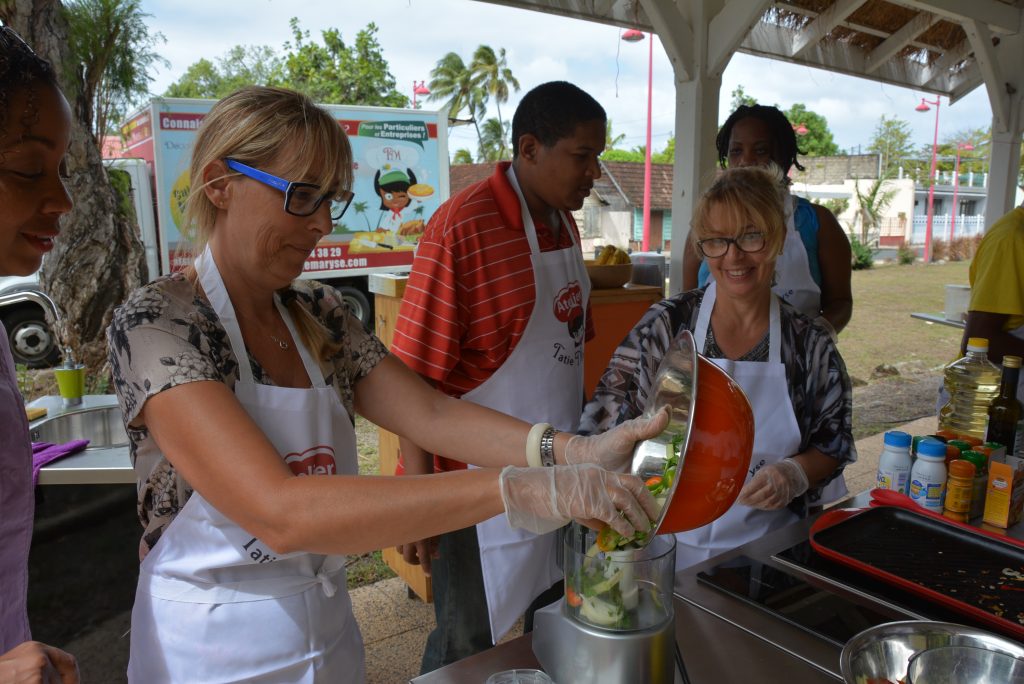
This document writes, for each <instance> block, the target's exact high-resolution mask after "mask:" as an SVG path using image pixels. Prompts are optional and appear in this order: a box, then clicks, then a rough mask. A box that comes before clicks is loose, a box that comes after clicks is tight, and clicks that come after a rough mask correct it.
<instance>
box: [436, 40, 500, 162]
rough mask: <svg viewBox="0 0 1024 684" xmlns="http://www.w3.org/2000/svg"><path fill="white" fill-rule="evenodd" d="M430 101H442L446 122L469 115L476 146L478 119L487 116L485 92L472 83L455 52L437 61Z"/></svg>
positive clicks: (468, 72) (467, 70) (463, 64)
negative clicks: (474, 133)
mask: <svg viewBox="0 0 1024 684" xmlns="http://www.w3.org/2000/svg"><path fill="white" fill-rule="evenodd" d="M429 87H430V97H429V98H427V99H429V100H444V101H445V103H444V106H445V107H447V109H448V116H449V118H452V119H454V118H456V117H458V115H459V112H461V111H462V110H463V109H466V110H468V111H469V115H470V117H471V118H472V119H473V126H474V127H475V128H476V138H477V142H480V141H481V140H482V139H481V137H480V124H479V121H480V119H482V118H483V116H484V114H485V113H486V109H485V106H484V105H485V102H486V100H487V91H486V90H484V88H483V87H481V86H480V85H478V84H476V83H474V78H473V72H472V71H471V70H470V69H469V68H467V67H466V63H465V62H463V61H462V57H460V56H459V55H458V54H457V53H455V52H449V53H448V54H446V55H445V56H444V57H442V58H441V59H439V60H438V61H437V65H436V66H435V67H434V68H433V69H432V70H431V72H430V85H429Z"/></svg>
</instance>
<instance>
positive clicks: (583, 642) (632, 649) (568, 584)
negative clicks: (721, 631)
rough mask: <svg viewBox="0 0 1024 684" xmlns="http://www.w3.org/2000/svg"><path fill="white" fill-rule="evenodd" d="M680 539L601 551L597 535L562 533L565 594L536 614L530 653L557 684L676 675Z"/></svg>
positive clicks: (656, 680)
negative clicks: (676, 578) (676, 583)
mask: <svg viewBox="0 0 1024 684" xmlns="http://www.w3.org/2000/svg"><path fill="white" fill-rule="evenodd" d="M675 556H676V540H675V537H673V536H672V535H665V536H661V537H655V538H653V539H652V540H651V541H650V543H648V544H647V545H646V546H645V547H643V548H640V549H627V550H617V551H608V552H605V551H601V550H600V549H599V547H598V545H597V533H596V532H595V531H594V530H590V529H587V528H584V527H580V526H579V525H578V524H576V523H573V524H572V525H571V526H570V528H569V531H568V533H567V534H566V535H565V597H564V598H563V599H562V600H560V601H558V602H557V603H554V604H552V605H550V606H547V607H545V608H542V609H540V610H538V611H537V612H536V613H535V614H534V618H533V620H534V627H533V652H534V655H536V656H537V660H538V661H539V662H540V664H541V667H543V668H544V671H545V672H547V673H548V675H550V676H551V678H552V679H554V680H555V681H556V682H558V684H574V683H579V684H584V683H587V684H589V683H593V684H597V683H598V682H600V683H601V684H608V683H615V682H623V683H625V682H645V683H647V684H672V682H674V681H675V679H674V677H675V671H674V663H675V660H674V654H675V648H676V643H675V620H674V619H673V609H672V581H673V576H674V575H675Z"/></svg>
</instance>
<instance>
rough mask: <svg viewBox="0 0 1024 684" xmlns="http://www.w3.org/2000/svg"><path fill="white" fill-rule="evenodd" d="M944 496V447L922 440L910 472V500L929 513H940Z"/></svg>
mask: <svg viewBox="0 0 1024 684" xmlns="http://www.w3.org/2000/svg"><path fill="white" fill-rule="evenodd" d="M945 494H946V445H945V444H943V443H942V442H940V441H939V440H937V439H922V440H921V441H920V442H918V444H917V460H916V461H914V467H913V468H911V470H910V498H911V499H913V500H914V501H915V502H917V503H918V504H919V505H921V506H924V507H925V508H927V509H928V510H930V511H935V512H936V513H942V504H943V499H945Z"/></svg>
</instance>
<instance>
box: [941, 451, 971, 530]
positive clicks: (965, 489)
mask: <svg viewBox="0 0 1024 684" xmlns="http://www.w3.org/2000/svg"><path fill="white" fill-rule="evenodd" d="M973 494H974V464H973V463H971V462H970V461H966V460H964V459H962V458H958V459H956V460H955V461H953V462H952V463H950V464H949V479H947V480H946V501H945V503H944V504H943V507H944V510H943V511H942V514H943V515H944V516H946V517H947V518H949V519H951V520H957V521H959V522H967V519H968V516H969V515H970V512H971V497H972V496H973Z"/></svg>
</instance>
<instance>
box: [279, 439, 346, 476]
mask: <svg viewBox="0 0 1024 684" xmlns="http://www.w3.org/2000/svg"><path fill="white" fill-rule="evenodd" d="M284 462H285V463H287V464H288V467H289V468H291V470H292V473H294V474H295V475H334V474H336V473H337V472H338V467H337V463H336V462H335V460H334V448H333V447H330V446H325V445H323V444H321V445H318V446H315V447H310V448H309V449H306V450H305V451H303V452H302V453H291V454H288V455H286V456H285V457H284Z"/></svg>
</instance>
